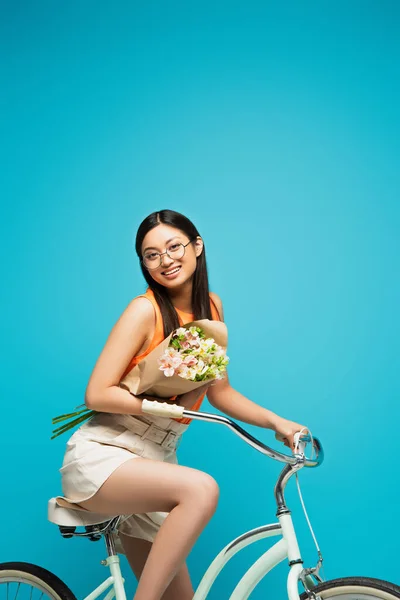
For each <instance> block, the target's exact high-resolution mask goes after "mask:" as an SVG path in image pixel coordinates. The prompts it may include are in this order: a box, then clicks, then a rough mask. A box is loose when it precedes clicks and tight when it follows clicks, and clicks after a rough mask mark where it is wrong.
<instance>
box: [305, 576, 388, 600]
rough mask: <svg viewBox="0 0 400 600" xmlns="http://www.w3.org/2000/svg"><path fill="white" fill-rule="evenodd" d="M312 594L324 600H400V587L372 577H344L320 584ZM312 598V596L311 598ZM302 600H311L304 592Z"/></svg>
mask: <svg viewBox="0 0 400 600" xmlns="http://www.w3.org/2000/svg"><path fill="white" fill-rule="evenodd" d="M312 592H313V593H314V594H315V596H316V597H319V598H321V599H322V600H330V599H331V598H333V599H334V600H395V599H397V598H400V587H399V586H398V585H396V584H394V583H390V582H389V581H383V580H382V579H373V578H370V577H342V578H340V579H332V580H330V581H324V582H323V583H320V584H319V585H317V586H316V587H315V588H313V589H312ZM311 597H312V596H311ZM300 600H309V596H308V595H307V592H303V594H301V596H300Z"/></svg>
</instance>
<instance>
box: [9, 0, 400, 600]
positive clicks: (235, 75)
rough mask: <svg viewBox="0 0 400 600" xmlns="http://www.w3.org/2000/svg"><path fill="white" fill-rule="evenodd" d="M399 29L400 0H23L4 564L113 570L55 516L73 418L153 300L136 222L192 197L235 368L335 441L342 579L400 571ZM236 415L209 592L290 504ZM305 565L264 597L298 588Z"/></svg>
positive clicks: (330, 523)
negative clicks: (124, 326)
mask: <svg viewBox="0 0 400 600" xmlns="http://www.w3.org/2000/svg"><path fill="white" fill-rule="evenodd" d="M399 20H400V9H399V5H398V3H397V2H394V1H389V0H385V1H384V0H380V1H376V2H372V1H361V0H360V1H349V0H346V1H338V2H333V3H321V2H316V1H311V2H307V3H299V2H287V3H284V4H282V5H281V6H278V3H268V2H265V3H262V2H260V3H258V2H251V1H250V2H242V3H241V2H232V1H231V2H229V3H228V2H217V3H212V2H203V3H201V4H199V3H187V2H176V1H170V2H167V3H162V2H152V1H149V2H146V3H139V2H132V3H130V2H115V3H113V5H112V6H110V3H105V2H103V3H101V2H90V1H88V2H84V3H83V2H74V1H73V2H69V3H54V2H50V1H48V2H45V1H38V2H34V3H32V2H20V3H12V2H9V3H8V2H2V4H1V19H0V22H1V24H0V28H1V30H0V44H1V56H2V64H1V82H2V104H3V106H2V110H1V122H2V124H1V127H2V141H3V143H2V157H1V162H2V169H1V170H2V184H1V187H2V198H3V201H2V208H3V211H2V212H3V215H2V219H1V224H0V227H1V243H2V257H3V261H2V262H3V264H2V275H1V277H2V304H3V308H2V311H1V313H2V327H3V335H2V338H3V344H2V350H1V366H2V377H1V381H2V419H1V421H2V428H1V429H2V432H1V442H0V443H1V450H2V486H1V488H2V490H1V508H2V514H3V528H2V543H1V546H0V560H2V561H5V560H26V561H32V562H35V563H39V564H41V565H42V566H44V567H47V568H48V569H50V570H54V571H55V572H56V573H57V574H58V575H59V576H60V577H61V578H63V579H65V581H66V582H67V583H68V584H69V585H70V586H71V587H72V589H73V590H74V592H75V593H76V595H77V596H82V595H83V594H87V593H88V592H89V591H90V589H91V588H93V587H94V585H95V583H97V582H98V581H99V579H100V577H102V576H105V571H104V570H103V569H102V568H101V567H100V565H99V561H100V559H101V558H103V555H104V551H103V547H102V545H101V544H91V543H89V542H87V541H85V540H69V541H66V540H63V539H62V538H61V537H60V536H59V534H58V530H57V528H56V527H55V526H53V525H51V524H50V523H48V522H47V520H46V510H47V500H48V498H49V497H51V496H54V495H56V494H57V493H59V492H60V482H59V475H58V468H59V467H60V465H61V461H62V457H63V452H64V447H65V442H66V436H64V437H62V438H59V439H57V440H55V441H50V434H51V428H52V427H51V417H52V416H54V415H57V414H60V413H62V412H66V411H68V410H69V409H71V408H73V407H75V406H76V405H78V404H80V403H81V402H83V395H84V390H85V387H86V383H87V380H88V377H89V375H90V373H91V370H92V368H93V365H94V362H95V360H96V359H97V356H98V354H99V352H100V350H101V348H102V345H103V344H104V342H105V340H106V338H107V336H108V333H109V331H110V329H111V327H112V326H113V324H114V322H115V321H116V319H117V318H118V317H119V315H120V313H121V312H122V311H123V309H124V308H125V306H126V305H127V304H128V303H129V301H130V299H131V298H133V297H134V296H136V295H137V294H139V293H141V292H142V291H143V290H144V287H145V286H144V281H143V279H142V276H141V274H140V271H139V268H138V264H137V259H136V257H135V254H134V249H133V240H134V236H135V232H136V228H137V226H138V225H139V223H140V221H141V220H142V219H143V218H144V217H145V216H146V215H147V214H148V213H150V212H152V211H154V210H157V209H161V208H171V209H174V210H177V211H181V212H183V213H185V214H187V215H188V216H189V217H190V218H191V219H192V220H193V221H194V222H195V224H196V225H197V227H198V229H199V231H200V233H201V235H202V236H203V237H204V240H205V244H206V249H207V257H208V263H209V274H210V282H211V288H212V290H214V291H215V292H217V293H218V294H219V295H220V296H221V297H222V300H223V303H224V307H225V315H226V321H227V324H228V327H229V331H230V347H229V355H230V358H231V366H230V378H231V381H232V384H233V385H234V386H235V387H236V388H237V389H239V390H240V391H242V392H243V393H244V394H245V395H246V396H248V397H249V398H251V399H253V400H254V401H256V402H258V403H260V404H262V405H264V406H266V407H268V408H270V409H272V410H274V411H276V412H278V413H279V414H282V415H283V416H286V417H288V418H291V419H293V420H298V421H300V422H303V423H306V424H307V425H309V427H310V428H311V430H312V431H313V433H314V434H315V435H318V436H319V437H320V438H321V440H322V441H323V443H324V446H325V450H326V461H325V463H324V465H323V467H322V468H321V469H319V470H314V471H307V472H304V471H303V473H302V477H301V481H302V482H303V485H302V487H303V493H304V496H305V499H306V503H307V506H308V509H309V513H310V516H311V519H312V523H313V525H314V527H315V530H316V533H317V536H318V539H319V542H320V545H321V546H322V549H323V552H324V556H325V563H326V567H325V575H326V577H328V578H331V577H339V576H343V575H353V574H363V575H369V576H375V577H380V578H386V579H389V580H392V581H396V580H397V583H399V579H398V570H397V569H398V567H397V558H396V554H397V546H398V544H397V541H396V540H397V539H398V536H399V534H400V528H399V525H398V521H397V518H398V514H397V506H398V495H399V489H398V486H399V478H398V436H399V417H400V412H399V404H398V398H399V381H398V377H399V344H398V339H399V316H398V315H399V312H398V309H399V281H398V274H399V260H398V257H399V244H398V231H399V221H400V210H399V199H398V196H399V179H400V176H399V164H398V158H399V150H400V142H399V139H400V138H399V134H400V127H399V105H400V86H399V64H400V61H399V59H400V41H399V36H398V30H399ZM206 407H207V405H206ZM211 428H212V425H206V424H203V423H194V424H193V425H192V426H191V430H190V432H188V434H187V438H186V439H185V440H184V443H183V445H182V447H181V450H180V461H181V462H182V463H183V464H188V465H192V466H195V467H198V468H201V469H204V470H206V471H208V472H209V473H211V474H212V475H213V476H214V477H216V479H217V480H218V482H219V484H220V487H221V500H220V504H219V508H218V511H217V513H216V515H215V517H214V519H213V520H212V522H211V523H210V525H209V526H208V527H207V529H206V530H205V532H204V533H203V535H202V536H201V538H200V539H199V541H198V543H197V545H196V547H195V549H194V550H193V552H192V554H191V555H190V557H189V566H190V569H191V573H192V576H193V580H194V582H195V583H196V584H197V583H198V581H199V579H200V576H201V574H202V572H203V571H204V570H205V568H206V566H207V565H208V563H209V562H210V561H211V559H212V557H213V556H214V555H215V554H216V553H217V552H218V551H219V549H220V548H221V547H222V546H223V545H225V544H226V543H227V542H228V541H229V540H230V539H232V538H233V537H235V536H237V535H239V534H241V533H242V532H244V531H245V530H246V529H249V528H253V527H255V526H258V525H261V524H263V523H266V522H271V521H274V520H275V517H274V512H275V506H274V500H273V494H272V491H273V485H274V483H275V479H276V477H277V474H278V472H279V465H278V464H275V463H273V462H272V461H270V460H267V459H266V458H264V457H263V456H261V455H259V454H257V453H256V452H254V451H252V450H251V449H250V448H249V447H247V446H246V447H245V445H244V444H243V443H242V442H241V441H240V440H239V439H238V438H236V437H234V436H233V435H232V434H231V433H230V432H229V431H228V430H221V431H220V430H219V429H222V428H218V427H217V426H214V428H213V429H211ZM249 429H250V430H253V432H256V433H257V435H259V436H260V437H262V439H263V440H264V441H265V442H267V443H271V444H274V443H275V442H274V438H273V435H272V433H271V432H269V431H264V432H263V431H260V430H256V428H251V427H249ZM291 488H292V489H291V490H290V491H289V492H288V499H289V505H290V507H291V508H293V511H294V515H295V518H296V523H297V527H298V531H299V538H300V545H301V548H302V551H303V554H304V557H305V560H306V562H307V564H308V565H311V563H312V562H313V561H314V560H315V551H314V550H313V545H312V541H311V539H310V536H309V535H308V533H307V530H306V527H305V525H304V519H303V518H302V516H301V512H300V510H299V507H298V506H299V505H298V502H297V500H296V493H295V490H294V486H291ZM89 546H90V547H89ZM265 547H266V544H265V543H264V544H263V543H262V542H260V543H259V545H258V547H255V548H254V549H249V550H248V551H247V552H245V553H244V555H243V557H236V559H234V561H233V563H232V565H230V566H229V567H228V568H227V571H226V573H223V574H222V575H221V577H220V579H219V580H218V583H217V585H216V588H215V591H214V593H213V594H212V595H211V598H215V599H217V598H222V599H224V598H227V597H228V596H229V593H230V592H231V591H232V589H233V587H234V585H235V582H236V581H237V580H238V577H239V572H242V571H244V570H245V568H246V565H249V564H250V563H251V561H252V560H253V559H254V558H255V556H256V555H258V554H259V553H260V552H261V551H262V549H263V548H265ZM124 561H125V559H124ZM82 564H83V565H84V566H82ZM123 567H124V572H125V575H126V576H127V579H128V593H129V594H132V593H133V590H134V581H133V577H132V576H130V575H129V572H128V570H127V565H126V563H125V562H124V563H123ZM286 573H287V567H286V565H281V566H280V567H279V569H278V570H277V571H276V573H275V572H274V573H273V574H271V575H270V576H269V577H267V578H266V580H265V582H263V583H262V584H261V585H260V587H259V589H258V590H257V591H256V592H255V593H254V594H253V595H252V598H255V599H260V598H264V597H266V595H267V594H269V595H270V596H268V597H274V595H277V594H279V597H283V596H284V595H285V594H284V587H283V585H284V581H283V579H281V578H282V577H283V576H286Z"/></svg>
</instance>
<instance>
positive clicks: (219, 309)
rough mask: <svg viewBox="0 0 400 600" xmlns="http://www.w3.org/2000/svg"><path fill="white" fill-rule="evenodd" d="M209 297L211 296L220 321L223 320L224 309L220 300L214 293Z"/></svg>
mask: <svg viewBox="0 0 400 600" xmlns="http://www.w3.org/2000/svg"><path fill="white" fill-rule="evenodd" d="M210 296H211V299H212V300H213V302H214V303H215V306H216V307H217V309H218V312H219V316H220V317H221V319H222V320H224V309H223V306H222V300H221V298H220V297H219V296H218V294H216V293H215V292H210Z"/></svg>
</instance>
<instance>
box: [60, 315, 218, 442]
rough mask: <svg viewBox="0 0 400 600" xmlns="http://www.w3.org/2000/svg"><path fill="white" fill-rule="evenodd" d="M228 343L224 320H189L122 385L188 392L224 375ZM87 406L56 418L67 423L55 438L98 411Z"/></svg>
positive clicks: (163, 394) (162, 393) (136, 390)
mask: <svg viewBox="0 0 400 600" xmlns="http://www.w3.org/2000/svg"><path fill="white" fill-rule="evenodd" d="M226 347H227V328H226V325H225V323H223V322H222V321H210V320H208V319H202V320H199V321H194V322H192V323H188V324H187V325H185V326H183V327H179V328H178V329H176V330H175V331H173V332H172V333H171V334H170V335H169V336H168V337H167V338H165V340H164V341H163V342H161V344H159V345H158V346H157V347H156V348H154V350H153V351H152V352H150V353H149V354H148V355H147V356H146V357H145V358H144V359H143V360H141V361H140V362H139V363H138V364H137V365H136V366H135V367H133V369H132V370H131V371H130V372H129V373H128V374H127V375H125V377H124V378H123V379H122V380H121V381H120V383H119V385H120V387H121V388H123V389H126V390H128V391H129V392H130V393H131V394H133V395H135V396H140V395H142V394H144V393H146V394H148V395H149V396H157V397H158V398H171V397H172V396H178V395H180V394H185V393H186V392H190V391H192V390H194V389H196V388H197V387H201V386H203V385H204V384H205V383H207V382H211V381H214V380H218V379H222V378H223V377H224V374H225V371H226V367H227V365H228V362H229V358H228V357H227V355H226ZM84 406H85V405H82V406H81V407H77V409H76V410H75V411H74V412H71V413H68V414H65V415H60V416H58V417H54V418H53V420H52V422H53V425H59V424H60V423H63V424H62V425H60V426H59V427H57V429H55V430H54V431H53V436H52V439H53V438H55V437H57V436H59V435H61V434H62V433H64V432H65V431H68V430H69V429H71V428H72V427H75V426H76V425H80V424H81V423H83V422H84V421H86V420H87V419H90V418H91V417H93V416H94V415H95V414H96V411H94V410H90V409H88V408H86V407H84ZM82 407H84V408H82ZM78 409H80V410H78Z"/></svg>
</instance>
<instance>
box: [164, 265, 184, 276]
mask: <svg viewBox="0 0 400 600" xmlns="http://www.w3.org/2000/svg"><path fill="white" fill-rule="evenodd" d="M181 268H182V267H181V266H179V267H174V268H173V269H168V270H167V271H163V272H162V275H164V276H165V277H170V276H171V275H177V274H178V273H179V271H180V270H181Z"/></svg>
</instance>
